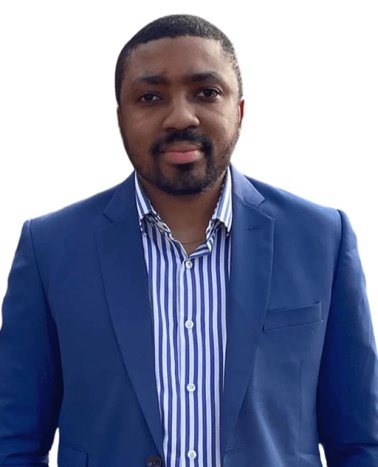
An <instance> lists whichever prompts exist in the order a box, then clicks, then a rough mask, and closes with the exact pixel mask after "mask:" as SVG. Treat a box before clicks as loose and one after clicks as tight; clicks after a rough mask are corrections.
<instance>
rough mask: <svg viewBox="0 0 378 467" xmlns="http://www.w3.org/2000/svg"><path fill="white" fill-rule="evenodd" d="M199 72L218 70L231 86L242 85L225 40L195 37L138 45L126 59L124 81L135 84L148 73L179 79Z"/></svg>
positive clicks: (217, 72)
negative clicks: (136, 80)
mask: <svg viewBox="0 0 378 467" xmlns="http://www.w3.org/2000/svg"><path fill="white" fill-rule="evenodd" d="M195 73H216V74H218V75H220V76H221V77H222V79H223V80H224V81H226V82H227V83H228V84H229V85H230V86H232V87H235V88H237V86H238V83H237V78H236V74H235V71H234V69H233V67H232V64H231V60H230V58H229V56H228V55H227V54H226V52H225V51H224V50H223V48H222V45H221V43H220V42H219V41H216V40H213V39H205V38H202V37H191V36H182V37H176V38H162V39H157V40H153V41H150V42H147V43H146V44H140V45H138V46H137V47H136V48H135V49H134V50H133V51H132V52H131V53H130V55H129V56H128V58H127V59H126V63H125V72H124V83H125V82H126V83H132V82H133V80H135V79H138V78H139V77H141V76H144V75H146V76H147V75H156V76H164V77H166V78H168V79H175V78H177V79H179V78H180V77H184V76H187V75H190V74H195Z"/></svg>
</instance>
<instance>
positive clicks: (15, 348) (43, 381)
mask: <svg viewBox="0 0 378 467" xmlns="http://www.w3.org/2000/svg"><path fill="white" fill-rule="evenodd" d="M30 227H31V223H30V222H26V223H25V225H24V227H23V230H22V234H21V239H20V242H19V245H18V247H17V251H16V255H15V258H14V262H13V266H12V269H11V272H10V276H9V282H8V290H7V293H6V296H5V299H4V303H3V325H2V329H1V331H0V466H9V465H17V466H18V467H24V466H25V467H26V466H31V465H33V466H40V467H42V466H48V453H49V450H50V448H51V445H52V442H53V439H54V434H55V431H56V427H57V423H58V417H59V410H60V404H61V398H62V377H61V364H60V354H59V345H58V338H57V331H56V327H55V323H54V320H53V317H52V315H51V313H50V310H49V307H48V303H47V300H46V296H45V293H44V290H43V286H42V283H41V279H40V275H39V270H38V264H37V260H36V257H35V254H34V249H33V240H32V235H31V228H30Z"/></svg>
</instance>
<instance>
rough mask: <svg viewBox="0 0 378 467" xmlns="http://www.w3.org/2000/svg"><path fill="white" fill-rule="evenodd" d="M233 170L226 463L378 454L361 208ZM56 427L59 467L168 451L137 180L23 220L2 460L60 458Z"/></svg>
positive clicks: (7, 335) (362, 465) (4, 391)
mask: <svg viewBox="0 0 378 467" xmlns="http://www.w3.org/2000/svg"><path fill="white" fill-rule="evenodd" d="M232 175H233V208H234V219H233V226H232V266H231V278H230V283H229V288H228V309H227V327H228V331H227V332H228V341H227V355H226V369H225V386H224V395H223V401H222V412H221V436H222V439H221V449H222V459H223V464H222V466H223V467H247V466H248V467H294V466H295V467H296V466H298V467H299V466H301V467H310V466H311V467H315V466H316V467H319V466H320V465H321V464H320V458H319V453H318V443H319V442H321V443H322V444H323V445H324V447H325V451H326V455H327V458H328V465H329V466H334V467H336V466H337V467H340V466H342V467H352V466H353V467H373V466H375V467H376V466H378V413H377V410H378V409H377V407H378V389H377V388H378V386H377V378H378V372H377V359H376V352H375V346H374V337H373V331H372V326H371V319H370V314H369V309H368V303H367V299H366V295H365V284H364V277H363V272H362V270H361V265H360V261H359V257H358V253H357V247H356V240H355V236H354V234H353V232H352V230H351V227H350V225H349V223H348V220H347V219H346V218H345V216H344V215H343V214H342V213H339V212H337V211H335V210H332V209H328V208H323V207H320V206H317V205H314V204H312V203H309V202H307V201H304V200H302V199H300V198H298V197H295V196H293V195H291V194H288V193H286V192H284V191H281V190H278V189H275V188H272V187H270V186H267V185H265V184H262V183H259V182H252V181H251V180H250V179H247V178H246V177H244V176H243V175H241V174H239V173H238V172H237V171H236V170H235V169H233V171H232ZM57 425H59V428H60V446H59V466H60V467H125V466H128V467H129V466H130V467H142V466H146V465H147V460H148V459H149V458H150V456H153V455H155V456H158V457H160V458H162V457H163V453H162V441H163V429H162V424H161V421H160V417H159V409H158V402H157V394H156V383H155V374H154V346H153V324H152V321H151V309H150V303H149V293H148V284H147V274H146V268H145V263H144V256H143V247H142V243H141V235H140V230H139V226H138V221H137V212H136V207H135V198H134V182H133V178H132V177H130V178H129V179H128V180H126V181H125V182H124V183H123V184H121V185H119V186H118V187H116V188H114V189H111V190H109V191H107V192H104V193H101V194H99V195H97V196H94V197H93V198H90V199H88V200H86V201H83V202H80V203H77V204H75V205H72V206H69V207H67V208H65V209H63V210H61V211H59V212H56V213H53V214H50V215H47V216H45V217H42V218H38V219H35V220H33V221H31V222H27V223H26V224H25V226H24V228H23V233H22V236H21V240H20V243H19V246H18V249H17V253H16V256H15V260H14V264H13V267H12V270H11V274H10V279H9V288H8V292H7V295H6V298H5V301H4V308H3V328H2V331H1V334H0V466H9V465H17V466H19V467H26V466H31V465H33V466H40V467H41V466H46V465H47V464H48V460H47V459H48V458H47V453H48V451H49V449H50V446H51V443H52V440H53V435H54V431H55V429H56V427H57ZM150 460H151V458H150ZM151 465H159V464H158V463H156V464H153V463H152V464H151ZM207 467H219V466H207Z"/></svg>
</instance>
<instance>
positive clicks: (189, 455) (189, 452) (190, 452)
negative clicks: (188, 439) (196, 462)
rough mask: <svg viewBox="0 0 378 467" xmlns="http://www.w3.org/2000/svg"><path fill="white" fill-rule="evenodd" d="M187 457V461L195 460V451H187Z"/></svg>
mask: <svg viewBox="0 0 378 467" xmlns="http://www.w3.org/2000/svg"><path fill="white" fill-rule="evenodd" d="M188 457H189V459H195V458H196V457H197V453H196V451H193V450H191V451H188Z"/></svg>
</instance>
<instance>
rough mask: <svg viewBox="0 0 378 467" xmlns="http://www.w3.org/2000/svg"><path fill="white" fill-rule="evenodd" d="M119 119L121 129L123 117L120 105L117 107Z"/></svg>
mask: <svg viewBox="0 0 378 467" xmlns="http://www.w3.org/2000/svg"><path fill="white" fill-rule="evenodd" d="M117 120H118V127H119V128H120V129H121V128H122V125H123V118H122V112H121V108H120V107H119V106H118V107H117Z"/></svg>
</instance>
